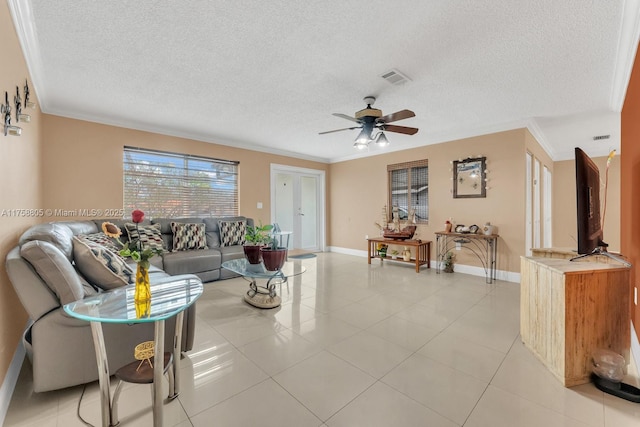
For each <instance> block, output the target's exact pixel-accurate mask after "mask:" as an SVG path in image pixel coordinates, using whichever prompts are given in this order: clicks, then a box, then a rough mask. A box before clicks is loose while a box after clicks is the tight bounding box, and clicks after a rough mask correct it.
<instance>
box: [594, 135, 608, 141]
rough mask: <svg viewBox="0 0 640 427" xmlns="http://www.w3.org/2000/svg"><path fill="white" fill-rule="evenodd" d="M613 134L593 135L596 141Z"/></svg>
mask: <svg viewBox="0 0 640 427" xmlns="http://www.w3.org/2000/svg"><path fill="white" fill-rule="evenodd" d="M609 138H611V135H596V136H594V137H593V140H594V141H602V140H603V139H609Z"/></svg>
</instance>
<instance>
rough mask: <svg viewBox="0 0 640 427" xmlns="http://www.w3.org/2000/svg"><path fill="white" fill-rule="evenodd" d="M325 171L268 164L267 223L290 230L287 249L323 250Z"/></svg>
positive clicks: (283, 229)
mask: <svg viewBox="0 0 640 427" xmlns="http://www.w3.org/2000/svg"><path fill="white" fill-rule="evenodd" d="M324 188H325V173H324V171H321V170H315V169H304V168H296V167H291V166H284V165H275V164H272V165H271V222H272V223H277V224H278V225H279V226H280V229H281V230H282V231H291V232H292V234H291V237H290V239H289V249H303V250H307V251H322V250H324V227H325V222H324V221H325V219H324V211H325V209H324V204H325V200H324Z"/></svg>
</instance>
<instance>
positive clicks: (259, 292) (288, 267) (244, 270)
mask: <svg viewBox="0 0 640 427" xmlns="http://www.w3.org/2000/svg"><path fill="white" fill-rule="evenodd" d="M222 267H223V268H226V269H227V270H229V271H233V272H234V273H237V274H239V275H241V276H242V277H244V278H245V279H247V280H248V281H249V290H248V291H247V293H246V294H245V295H244V300H245V301H246V302H247V303H248V304H251V305H252V306H254V307H258V308H274V307H278V306H279V305H280V303H281V302H282V299H281V298H280V297H279V296H278V295H277V293H276V284H282V283H286V282H287V279H288V278H289V277H293V276H297V275H299V274H302V273H304V272H305V271H307V269H306V268H305V267H304V266H303V265H302V263H301V262H300V261H298V260H295V261H286V262H285V263H284V265H283V266H282V268H281V269H280V270H278V271H267V270H266V269H265V268H264V264H262V263H260V264H249V262H248V261H247V259H246V258H239V259H232V260H230V261H225V262H223V263H222ZM257 279H261V280H266V283H265V284H264V286H258V284H257Z"/></svg>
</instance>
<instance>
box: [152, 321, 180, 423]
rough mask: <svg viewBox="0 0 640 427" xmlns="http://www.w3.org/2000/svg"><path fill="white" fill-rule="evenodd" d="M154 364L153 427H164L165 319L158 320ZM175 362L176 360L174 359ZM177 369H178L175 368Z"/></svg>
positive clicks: (156, 323)
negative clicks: (163, 361)
mask: <svg viewBox="0 0 640 427" xmlns="http://www.w3.org/2000/svg"><path fill="white" fill-rule="evenodd" d="M153 341H154V358H153V359H154V361H155V363H154V365H153V385H152V387H153V396H152V397H153V399H152V405H153V427H162V377H163V376H164V363H162V362H161V361H162V360H164V320H156V322H155V333H154V339H153ZM159 361H160V362H159ZM174 363H175V360H174ZM174 371H177V369H174Z"/></svg>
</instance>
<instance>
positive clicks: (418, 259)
mask: <svg viewBox="0 0 640 427" xmlns="http://www.w3.org/2000/svg"><path fill="white" fill-rule="evenodd" d="M367 242H368V245H367V246H368V247H367V262H368V263H369V264H371V259H372V258H380V261H381V262H382V260H383V259H390V258H389V257H388V256H387V257H386V258H382V257H381V256H380V255H379V254H378V249H377V247H376V246H377V245H378V243H383V244H385V245H389V246H409V247H412V248H415V251H416V253H415V258H411V260H410V261H405V260H403V259H402V258H398V259H396V260H395V261H399V262H408V263H411V264H415V265H416V273H419V272H420V266H421V265H425V264H426V266H427V268H431V262H430V260H431V240H393V239H385V238H384V237H374V238H370V239H367Z"/></svg>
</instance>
